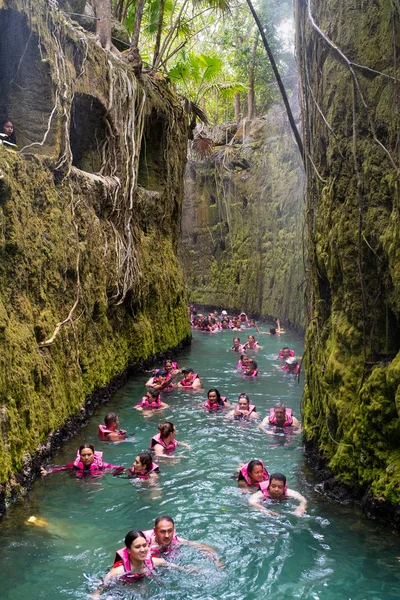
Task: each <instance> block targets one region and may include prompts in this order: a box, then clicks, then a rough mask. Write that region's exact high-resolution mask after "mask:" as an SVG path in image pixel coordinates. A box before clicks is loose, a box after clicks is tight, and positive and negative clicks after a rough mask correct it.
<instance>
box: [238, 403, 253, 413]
mask: <svg viewBox="0 0 400 600" xmlns="http://www.w3.org/2000/svg"><path fill="white" fill-rule="evenodd" d="M235 410H238V411H240V412H243V411H241V410H240V408H239V404H237V405H236V408H235ZM252 412H257V408H256V405H255V404H249V415H250V414H251V413H252Z"/></svg>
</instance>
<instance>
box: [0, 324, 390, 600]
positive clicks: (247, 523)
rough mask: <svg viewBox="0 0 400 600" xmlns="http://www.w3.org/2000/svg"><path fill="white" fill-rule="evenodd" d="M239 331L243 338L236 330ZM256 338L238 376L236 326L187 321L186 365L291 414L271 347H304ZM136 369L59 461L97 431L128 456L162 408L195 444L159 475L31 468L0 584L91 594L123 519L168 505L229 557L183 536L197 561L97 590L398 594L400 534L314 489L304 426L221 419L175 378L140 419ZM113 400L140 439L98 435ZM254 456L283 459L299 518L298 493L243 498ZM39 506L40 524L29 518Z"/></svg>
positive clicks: (114, 458) (127, 460) (0, 555)
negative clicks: (266, 499)
mask: <svg viewBox="0 0 400 600" xmlns="http://www.w3.org/2000/svg"><path fill="white" fill-rule="evenodd" d="M246 335H247V334H246V332H244V333H243V334H242V336H241V337H242V338H243V339H242V341H243V340H244V339H245V338H246ZM256 337H258V339H259V340H260V343H261V344H262V345H263V346H264V348H263V349H262V350H259V351H258V353H257V355H256V360H257V362H258V365H259V377H258V378H257V379H251V380H250V381H248V380H245V379H244V378H243V377H242V376H241V375H240V374H239V373H238V371H237V370H236V369H235V366H236V363H237V358H238V357H237V355H236V354H235V353H233V352H231V351H227V348H228V347H229V346H231V343H232V338H233V334H232V333H231V332H222V333H219V334H217V335H209V334H203V333H200V332H195V333H194V339H193V344H192V346H191V348H188V349H187V350H185V351H184V352H183V353H182V354H181V355H180V357H179V364H180V366H192V367H193V368H194V369H195V370H196V372H198V373H199V374H200V375H201V377H202V380H203V382H204V385H205V389H206V390H207V389H209V388H211V387H217V388H218V389H219V390H220V392H221V394H222V395H225V396H227V397H228V399H229V400H231V401H233V400H235V399H237V396H238V394H239V393H240V392H242V391H245V392H247V393H248V395H249V396H250V400H251V402H252V403H254V404H256V405H257V411H258V412H259V414H260V415H261V416H262V417H264V416H265V415H266V414H267V413H268V409H269V407H270V406H272V405H273V404H274V403H275V402H277V401H278V400H281V401H283V402H285V404H286V405H287V406H290V407H292V408H293V411H294V415H295V416H297V417H298V418H300V403H301V395H302V384H301V383H300V384H298V383H297V381H296V380H295V378H294V377H293V376H291V375H288V374H285V373H282V372H281V371H280V370H279V366H280V363H279V361H278V360H276V356H277V354H278V351H279V348H280V347H282V346H283V345H289V346H290V347H291V348H293V349H294V350H295V352H296V355H301V353H302V342H301V340H300V339H299V338H297V337H296V336H295V335H293V334H291V333H289V332H287V333H285V334H284V335H282V337H281V338H278V337H271V336H266V335H260V336H256ZM147 378H148V375H147V377H146V376H138V377H135V378H133V379H131V380H130V381H129V382H128V383H127V384H126V385H125V387H124V388H122V389H121V390H120V391H119V392H118V393H117V394H116V395H115V397H114V398H113V400H112V401H111V402H110V403H108V404H107V405H106V406H103V407H101V408H99V409H98V411H97V413H96V415H95V416H94V417H93V418H92V420H91V422H90V423H89V425H88V426H87V427H86V428H85V429H83V430H82V431H81V432H80V433H79V434H78V435H77V436H76V437H75V438H74V439H73V440H71V441H69V442H68V443H66V444H65V446H64V447H63V448H62V450H61V451H60V452H58V453H57V454H56V455H55V456H54V457H53V464H65V463H66V462H69V461H70V460H72V459H73V458H74V457H75V453H76V448H77V447H78V446H79V445H80V444H81V443H83V442H84V441H91V442H95V444H96V448H97V449H100V450H103V451H104V459H105V460H106V461H108V462H112V463H115V464H122V465H127V466H130V465H132V463H133V461H134V458H135V455H136V454H137V452H139V451H141V450H144V449H146V448H147V447H148V443H149V439H150V437H151V436H152V435H154V434H155V433H157V431H156V425H157V423H158V422H159V421H160V420H172V421H173V422H174V423H175V424H176V426H177V430H178V434H177V439H178V440H182V441H184V442H187V443H189V444H191V446H192V449H191V451H187V450H185V449H182V451H183V452H184V454H185V455H186V456H187V458H186V459H181V460H180V461H171V463H168V464H162V465H161V475H160V477H159V482H158V485H157V486H156V487H150V486H149V485H148V484H147V483H146V482H132V481H129V480H127V479H123V478H115V477H113V476H112V475H111V474H104V475H103V476H102V477H101V478H83V479H79V478H77V477H76V476H75V475H74V474H72V473H69V472H59V473H54V474H51V475H49V476H47V477H45V478H44V479H42V480H40V481H37V482H36V483H35V485H34V487H33V490H32V492H31V493H30V495H29V497H28V498H27V499H25V500H24V501H22V502H20V503H19V504H17V505H15V506H13V507H11V508H10V509H9V511H8V512H7V514H6V515H5V517H4V519H3V521H2V522H1V525H0V540H1V543H0V590H1V592H0V597H1V598H2V599H3V600H21V599H28V600H39V599H46V600H53V599H69V598H73V599H83V598H85V599H87V598H88V596H89V594H90V592H91V591H93V589H94V588H95V587H96V586H95V584H94V583H93V582H88V581H87V580H85V578H84V576H83V573H89V574H90V575H91V576H92V577H93V578H96V577H101V576H102V575H103V574H104V573H105V571H106V570H107V568H108V567H109V566H110V565H111V564H112V560H113V557H114V552H115V550H116V549H117V548H120V547H121V546H123V538H124V536H125V534H126V533H127V532H128V531H129V530H131V529H150V528H151V526H152V521H153V520H154V518H155V517H156V516H158V515H160V514H169V515H171V516H173V517H174V518H175V521H176V527H177V531H178V535H180V536H182V537H185V538H187V539H189V540H197V541H202V542H205V543H207V544H210V545H212V546H214V547H215V548H216V550H217V551H218V554H219V555H220V559H221V560H222V562H223V563H224V564H225V568H223V569H221V568H218V567H217V566H216V565H215V563H213V562H212V561H211V560H210V559H209V557H208V556H207V555H203V554H201V553H200V552H198V551H197V550H195V549H193V548H189V547H183V548H182V549H181V550H180V551H179V553H178V554H177V555H176V556H175V557H174V561H175V562H176V563H179V564H181V565H196V566H197V567H199V572H198V574H197V575H196V574H187V573H182V572H179V571H173V570H166V569H160V570H159V571H158V572H157V577H156V579H152V580H150V579H147V580H144V581H142V582H140V583H138V584H136V585H134V586H127V585H123V584H118V585H116V586H115V587H113V588H112V589H111V590H109V591H108V592H104V593H103V595H102V597H104V598H108V599H109V600H111V599H120V598H135V599H143V600H150V599H152V600H159V599H160V600H161V599H171V600H187V599H191V600H200V599H201V600H217V599H218V600H219V599H224V600H225V599H226V600H228V599H234V600H255V599H257V600H262V599H264V598H267V597H268V598H273V599H274V600H290V599H291V598H302V599H306V600H309V599H310V600H311V599H312V600H317V599H320V600H350V599H351V600H364V599H368V600H382V599H385V600H395V599H396V600H397V599H398V598H399V597H400V563H399V560H400V546H399V537H398V535H397V534H395V533H393V532H391V531H390V529H387V528H384V527H382V526H381V525H378V524H376V523H373V522H370V521H367V520H366V519H365V518H364V517H363V515H362V514H361V513H360V512H358V511H357V510H355V509H353V508H349V507H341V506H338V505H336V504H334V503H331V502H329V501H327V500H326V499H324V497H323V496H322V495H321V494H320V492H319V488H318V486H316V483H315V481H314V480H313V478H312V474H310V473H309V472H308V471H307V468H306V466H305V464H304V459H303V456H302V446H301V436H299V435H289V436H276V437H272V438H271V437H270V436H268V437H267V436H266V435H265V434H264V433H263V432H261V431H260V430H259V429H258V428H257V425H256V424H254V423H241V422H233V421H231V422H227V421H226V420H224V417H223V415H222V414H221V412H218V414H209V413H208V412H207V411H206V410H204V409H203V408H202V407H201V403H202V402H204V400H205V393H202V392H200V393H193V392H182V391H174V392H173V393H172V394H169V395H168V396H167V395H165V398H164V400H165V401H166V402H168V403H169V404H170V408H169V409H167V410H166V411H165V413H164V414H165V419H164V418H162V419H161V418H160V415H156V416H152V417H150V418H145V417H143V415H142V414H141V413H139V412H138V411H136V410H133V409H132V406H133V405H134V404H135V403H136V402H138V401H139V400H140V398H141V396H142V395H143V390H144V382H145V381H146V379H147ZM111 410H115V411H116V412H118V414H119V417H120V424H121V426H122V427H124V428H125V429H127V430H128V432H129V433H134V434H135V437H136V442H130V443H129V442H126V443H121V444H107V443H104V442H100V441H99V440H98V438H97V425H98V423H100V422H103V418H104V414H105V413H106V412H108V411H111ZM252 458H262V459H263V460H264V462H265V464H266V466H267V468H268V471H269V472H270V473H271V472H273V471H281V472H283V473H285V474H286V475H287V477H288V483H289V487H291V488H292V489H295V490H298V491H300V492H301V493H302V494H303V495H304V496H306V497H307V499H308V503H309V505H308V514H307V515H306V516H304V517H302V518H297V517H295V516H294V515H293V514H292V513H291V511H292V510H293V507H294V505H290V504H288V505H284V504H283V505H282V506H279V507H278V508H277V510H278V511H279V512H280V516H279V518H273V517H268V516H266V515H265V514H264V513H263V512H261V511H257V510H255V509H252V508H249V506H248V496H247V495H246V494H244V493H243V491H242V490H240V489H238V488H237V484H236V482H235V481H234V480H233V479H231V475H232V474H233V473H234V472H235V471H236V469H237V467H238V465H239V464H240V463H243V462H245V461H246V462H247V461H249V460H251V459H252ZM31 515H35V516H36V517H37V519H38V520H39V521H38V522H39V523H42V525H43V526H37V525H29V524H27V523H26V520H27V518H28V517H29V516H31Z"/></svg>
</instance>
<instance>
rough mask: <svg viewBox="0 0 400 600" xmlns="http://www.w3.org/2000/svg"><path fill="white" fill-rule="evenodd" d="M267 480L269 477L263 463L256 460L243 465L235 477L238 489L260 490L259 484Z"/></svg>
mask: <svg viewBox="0 0 400 600" xmlns="http://www.w3.org/2000/svg"><path fill="white" fill-rule="evenodd" d="M268 479H269V475H268V471H267V469H266V468H265V466H264V463H263V462H262V460H257V459H255V460H251V461H250V462H248V463H247V464H245V465H243V466H242V467H241V468H240V469H239V472H238V475H237V481H238V487H242V488H249V487H253V488H254V487H255V488H260V483H261V482H262V481H268Z"/></svg>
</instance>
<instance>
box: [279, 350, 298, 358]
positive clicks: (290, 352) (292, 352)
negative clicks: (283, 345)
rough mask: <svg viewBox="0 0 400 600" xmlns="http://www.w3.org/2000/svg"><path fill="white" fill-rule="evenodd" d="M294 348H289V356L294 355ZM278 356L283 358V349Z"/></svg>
mask: <svg viewBox="0 0 400 600" xmlns="http://www.w3.org/2000/svg"><path fill="white" fill-rule="evenodd" d="M294 355H295V354H294V350H289V356H294ZM278 358H283V349H281V350H279V354H278Z"/></svg>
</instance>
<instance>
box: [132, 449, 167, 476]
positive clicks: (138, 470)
mask: <svg viewBox="0 0 400 600" xmlns="http://www.w3.org/2000/svg"><path fill="white" fill-rule="evenodd" d="M159 472H160V468H159V466H158V465H157V464H156V463H154V462H153V458H152V456H151V454H150V452H141V453H140V454H138V455H137V457H136V458H135V462H134V463H133V466H132V467H130V469H128V479H152V480H155V479H157V477H158V473H159Z"/></svg>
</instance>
